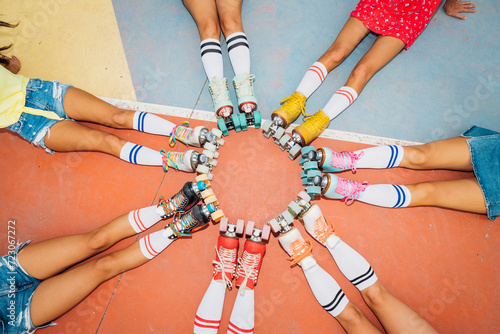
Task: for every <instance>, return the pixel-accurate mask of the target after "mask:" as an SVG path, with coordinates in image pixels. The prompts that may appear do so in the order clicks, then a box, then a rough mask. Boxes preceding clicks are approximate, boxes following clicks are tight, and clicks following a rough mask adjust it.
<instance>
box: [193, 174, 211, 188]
mask: <svg viewBox="0 0 500 334" xmlns="http://www.w3.org/2000/svg"><path fill="white" fill-rule="evenodd" d="M195 180H196V182H198V181H203V182H205V184H206V185H207V187H210V181H209V180H208V175H207V174H200V175H198V176H197V177H196V179H195Z"/></svg>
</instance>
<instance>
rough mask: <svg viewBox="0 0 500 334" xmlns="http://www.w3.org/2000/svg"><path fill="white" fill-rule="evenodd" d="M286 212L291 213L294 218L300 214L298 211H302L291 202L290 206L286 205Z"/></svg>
mask: <svg viewBox="0 0 500 334" xmlns="http://www.w3.org/2000/svg"><path fill="white" fill-rule="evenodd" d="M288 210H289V211H290V212H292V213H293V214H294V215H295V216H297V215H298V214H299V213H300V211H302V208H301V207H300V205H298V204H297V203H296V202H295V201H293V202H290V204H288Z"/></svg>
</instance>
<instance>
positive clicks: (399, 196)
mask: <svg viewBox="0 0 500 334" xmlns="http://www.w3.org/2000/svg"><path fill="white" fill-rule="evenodd" d="M359 200H360V201H361V202H365V203H368V204H372V205H377V206H382V207H385V208H405V207H407V206H408V205H410V202H411V193H410V190H408V188H407V187H405V186H403V185H397V184H371V185H369V186H367V187H366V189H365V191H364V192H363V194H362V196H360V198H359Z"/></svg>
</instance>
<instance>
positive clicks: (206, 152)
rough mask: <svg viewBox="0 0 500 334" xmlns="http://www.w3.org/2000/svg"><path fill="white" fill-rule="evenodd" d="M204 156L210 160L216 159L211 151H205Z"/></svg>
mask: <svg viewBox="0 0 500 334" xmlns="http://www.w3.org/2000/svg"><path fill="white" fill-rule="evenodd" d="M203 154H205V156H206V157H207V158H208V160H210V159H213V158H214V152H213V151H209V150H203Z"/></svg>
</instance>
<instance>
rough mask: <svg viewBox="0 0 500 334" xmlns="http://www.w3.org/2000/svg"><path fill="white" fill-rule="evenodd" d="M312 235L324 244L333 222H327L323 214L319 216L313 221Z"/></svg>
mask: <svg viewBox="0 0 500 334" xmlns="http://www.w3.org/2000/svg"><path fill="white" fill-rule="evenodd" d="M313 227H314V235H315V236H316V239H318V241H319V242H321V243H322V244H324V243H325V242H326V240H327V239H328V238H329V237H330V236H331V235H332V234H333V230H334V227H333V224H332V223H330V222H327V221H326V219H325V218H324V217H323V216H320V217H319V218H318V219H316V220H315V221H314V225H313Z"/></svg>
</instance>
